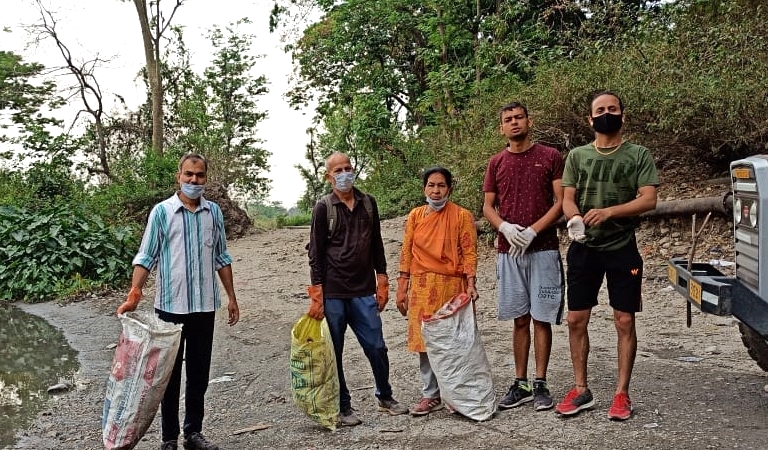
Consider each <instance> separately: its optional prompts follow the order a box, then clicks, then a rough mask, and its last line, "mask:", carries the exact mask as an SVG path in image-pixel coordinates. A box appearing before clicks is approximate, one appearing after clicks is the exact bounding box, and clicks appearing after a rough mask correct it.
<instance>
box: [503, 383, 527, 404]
mask: <svg viewBox="0 0 768 450" xmlns="http://www.w3.org/2000/svg"><path fill="white" fill-rule="evenodd" d="M530 401H533V391H532V390H531V385H530V384H528V383H527V382H525V381H524V382H522V383H521V382H520V380H515V384H513V385H512V386H510V387H509V391H507V395H505V396H504V397H502V399H501V401H500V402H499V408H501V409H509V408H514V407H516V406H520V405H522V404H523V403H528V402H530Z"/></svg>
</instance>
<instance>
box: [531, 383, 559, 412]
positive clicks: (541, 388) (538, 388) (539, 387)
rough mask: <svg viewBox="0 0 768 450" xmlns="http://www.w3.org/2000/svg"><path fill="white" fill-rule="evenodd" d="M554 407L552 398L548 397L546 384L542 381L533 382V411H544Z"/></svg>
mask: <svg viewBox="0 0 768 450" xmlns="http://www.w3.org/2000/svg"><path fill="white" fill-rule="evenodd" d="M553 406H555V402H554V401H552V397H551V396H550V395H549V389H548V388H547V382H546V381H543V380H533V409H534V411H545V410H547V409H550V408H552V407H553Z"/></svg>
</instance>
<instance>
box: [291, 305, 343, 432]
mask: <svg viewBox="0 0 768 450" xmlns="http://www.w3.org/2000/svg"><path fill="white" fill-rule="evenodd" d="M291 394H292V397H293V402H294V403H296V406H298V407H299V409H300V410H302V411H303V412H304V413H305V414H306V415H308V416H309V417H310V418H312V420H314V421H315V422H317V423H319V424H320V425H322V426H324V427H325V428H328V429H330V430H335V429H336V422H337V418H338V415H339V376H338V374H337V373H336V356H335V354H334V352H333V341H331V332H330V330H329V329H328V322H326V320H325V319H323V320H317V319H313V318H311V317H309V316H308V315H306V314H305V315H303V316H302V317H301V318H300V319H299V320H298V321H297V322H296V324H294V326H293V329H292V330H291Z"/></svg>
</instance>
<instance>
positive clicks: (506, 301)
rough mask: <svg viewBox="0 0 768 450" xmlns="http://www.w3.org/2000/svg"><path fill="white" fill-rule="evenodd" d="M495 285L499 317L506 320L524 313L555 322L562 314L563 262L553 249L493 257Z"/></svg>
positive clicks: (501, 254) (535, 318) (502, 254)
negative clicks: (494, 259) (497, 295)
mask: <svg viewBox="0 0 768 450" xmlns="http://www.w3.org/2000/svg"><path fill="white" fill-rule="evenodd" d="M496 278H497V280H498V286H499V289H498V290H499V307H498V314H499V320H510V319H516V318H518V317H522V316H524V315H526V314H528V313H530V314H531V317H532V318H533V319H534V320H538V321H539V322H547V323H553V324H559V323H560V321H561V319H562V317H563V305H564V303H565V302H564V293H565V279H564V277H563V262H562V260H561V259H560V252H558V251H557V250H544V251H540V252H534V253H526V254H524V255H522V256H516V257H515V256H509V255H508V254H506V253H499V255H498V257H497V259H496Z"/></svg>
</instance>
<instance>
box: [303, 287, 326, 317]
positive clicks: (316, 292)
mask: <svg viewBox="0 0 768 450" xmlns="http://www.w3.org/2000/svg"><path fill="white" fill-rule="evenodd" d="M307 294H309V311H307V315H308V316H309V317H311V318H313V319H317V320H323V318H324V317H325V313H324V308H323V285H322V284H313V285H312V286H309V287H307Z"/></svg>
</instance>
